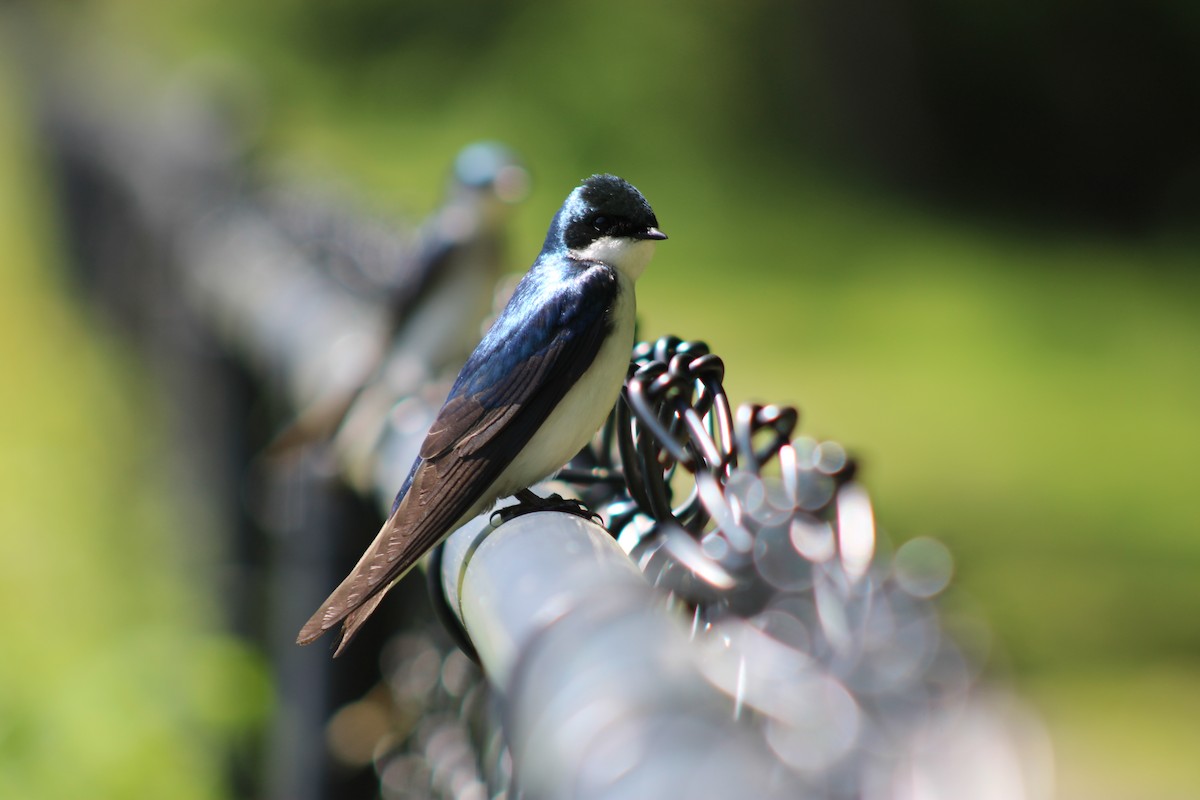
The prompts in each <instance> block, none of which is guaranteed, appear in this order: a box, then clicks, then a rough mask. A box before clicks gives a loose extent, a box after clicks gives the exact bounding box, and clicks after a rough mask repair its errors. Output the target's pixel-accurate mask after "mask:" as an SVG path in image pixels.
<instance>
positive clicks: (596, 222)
mask: <svg viewBox="0 0 1200 800" xmlns="http://www.w3.org/2000/svg"><path fill="white" fill-rule="evenodd" d="M592 227H593V228H595V229H596V230H598V231H602V230H604V229H605V228H607V227H608V217H596V218H595V219H593V220H592Z"/></svg>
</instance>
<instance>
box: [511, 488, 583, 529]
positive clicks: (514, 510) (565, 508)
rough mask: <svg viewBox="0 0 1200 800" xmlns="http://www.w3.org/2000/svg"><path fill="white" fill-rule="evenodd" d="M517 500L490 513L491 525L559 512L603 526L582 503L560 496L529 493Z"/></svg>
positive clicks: (519, 496)
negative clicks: (534, 514) (544, 512)
mask: <svg viewBox="0 0 1200 800" xmlns="http://www.w3.org/2000/svg"><path fill="white" fill-rule="evenodd" d="M517 499H518V500H519V502H518V503H517V504H516V505H512V506H505V507H504V508H500V509H497V510H496V511H495V512H493V513H492V518H491V519H492V524H493V525H500V524H503V523H505V522H509V521H511V520H514V519H516V518H517V517H520V516H523V515H525V514H532V513H533V512H535V511H561V512H563V513H564V514H574V515H575V516H577V517H583V518H584V519H587V520H591V521H592V522H595V523H596V524H597V525H601V526H603V525H604V520H603V518H601V516H600V515H599V514H597V513H596V512H595V511H592V510H591V509H590V508H588V507H587V506H586V505H584V504H583V502H582V501H580V500H575V499H572V498H566V497H563V496H562V495H560V494H552V495H550V496H549V497H538V496H537V495H535V494H533V493H531V492H530V493H525V494H521V495H518V497H517ZM497 518H499V522H497V521H496V520H497Z"/></svg>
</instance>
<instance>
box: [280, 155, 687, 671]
mask: <svg viewBox="0 0 1200 800" xmlns="http://www.w3.org/2000/svg"><path fill="white" fill-rule="evenodd" d="M666 238H667V237H666V234H664V233H663V232H662V231H660V230H659V229H658V220H657V218H656V217H655V216H654V211H653V210H652V209H651V208H650V204H649V203H647V202H646V198H644V197H642V194H641V192H639V191H638V190H637V189H635V188H634V187H633V186H632V185H630V184H629V183H627V182H626V181H624V180H622V179H621V178H618V177H615V176H613V175H593V176H592V177H590V178H588V179H587V180H586V181H584V182H583V184H582V185H581V186H579V187H577V188H576V189H575V190H574V191H572V192H571V194H570V195H568V196H567V199H566V201H565V202H564V203H563V205H562V208H561V209H559V211H558V213H557V214H556V215H555V216H554V219H553V221H552V222H551V223H550V230H549V232H548V233H547V234H546V242H545V244H544V245H543V246H542V252H541V253H540V254H539V255H538V257H537V260H536V261H534V262H533V267H532V268H530V270H529V272H528V273H527V274H526V275H525V277H524V278H522V279H521V282H520V283H519V284H517V288H516V290H515V291H514V292H513V296H512V299H510V300H509V302H508V305H507V306H505V308H504V310H503V311H502V312H501V313H500V316H499V317H498V318H497V319H496V322H495V323H494V324H493V325H492V327H491V329H490V330H489V331H488V332H487V334H486V335H485V336H484V337H483V341H481V342H480V343H479V345H478V346H477V347H476V348H475V350H474V352H473V353H472V354H471V356H470V358H469V359H468V360H467V363H466V365H465V366H463V368H462V371H461V372H460V373H459V375H458V379H457V380H455V382H454V386H453V388H452V389H451V390H450V396H449V397H448V398H447V400H446V403H445V405H443V406H442V409H441V411H439V412H438V415H437V418H436V419H435V420H434V422H433V425H432V426H431V427H430V430H429V433H428V435H427V436H426V437H425V441H424V444H423V445H422V446H421V450H420V454H419V456H418V457H417V459H416V461H415V462H414V463H413V465H412V469H411V471H410V472H409V474H408V478H407V479H406V480H405V481H404V485H403V486H402V487H401V488H400V492H399V493H398V494H397V495H396V500H395V502H394V503H393V504H392V513H391V516H390V517H389V518H388V520H387V522H385V523H384V524H383V528H382V529H381V530H380V531H379V535H378V536H376V537H375V541H374V542H372V543H371V546H370V547H369V548H367V551H366V553H364V554H363V557H362V558H361V559H360V560H359V562H358V564H357V565H356V566H355V567H354V569H353V570H352V571H351V573H350V574H349V575H348V576H347V577H346V579H345V580H344V581H342V583H341V585H340V586H338V588H337V589H335V590H334V592H333V594H331V595H330V596H329V598H328V599H327V600H326V601H325V603H324V604H323V605H322V606H321V608H320V609H319V610H318V611H317V613H316V614H314V615H313V616H312V618H311V619H309V621H308V622H307V623H305V625H304V627H303V628H302V629H301V630H300V635H299V637H298V638H297V641H298V642H299V643H300V644H309V643H310V642H312V641H314V640H316V639H317V638H319V637H320V636H321V635H323V634H324V633H325V632H326V631H327V630H329V629H330V628H332V627H333V626H335V625H337V624H338V623H339V622H341V623H342V633H341V638H340V640H339V643H338V647H337V652H336V653H335V655H336V654H340V653H341V652H342V650H343V649H344V648H345V646H346V645H347V644H348V643H349V641H350V639H351V638H353V636H354V634H355V633H356V632H357V631H358V629H359V628H360V627H361V626H362V624H363V623H364V622H365V621H366V619H367V618H368V617H369V616H370V615H371V612H373V611H374V610H375V608H376V606H378V605H379V602H380V601H381V600H382V599H383V596H384V594H386V593H387V591H388V589H390V588H391V587H392V586H394V585H395V583H396V582H397V581H398V580H400V578H402V577H403V576H404V575H405V573H407V572H408V571H409V570H410V569H412V567H413V566H414V565H415V564H416V563H417V561H418V560H419V559H420V558H421V556H423V555H424V554H425V553H426V552H428V551H429V550H430V549H432V548H433V547H434V546H435V545H437V544H438V542H440V541H441V540H442V539H444V538H445V537H446V536H448V535H449V534H450V533H451V532H452V531H454V530H455V529H456V528H458V527H459V526H461V525H463V524H465V523H466V522H468V521H469V520H471V519H472V518H474V517H475V516H476V515H478V514H480V513H482V512H483V511H485V510H486V509H488V508H490V507H491V506H492V505H493V504H494V503H495V502H496V501H497V500H499V499H500V498H503V497H508V496H510V495H518V496H519V497H520V498H521V499H522V500H529V499H530V498H531V497H532V495H530V493H529V492H528V487H530V486H531V485H533V484H535V483H537V482H538V481H540V480H542V479H543V478H545V477H547V476H549V475H551V474H553V473H554V472H555V471H556V470H558V469H559V468H561V467H562V466H563V465H564V464H565V463H566V462H567V461H568V460H570V459H571V458H572V457H573V456H574V455H575V454H576V453H578V452H579V451H580V450H581V449H582V448H583V446H584V445H586V444H587V443H588V441H589V440H590V439H591V437H592V436H593V435H594V434H595V432H596V431H597V430H598V429H599V428H600V426H601V425H602V424H603V423H604V420H605V418H606V417H607V416H608V413H609V411H610V410H611V409H612V407H613V405H614V404H615V403H616V400H617V395H618V394H619V392H620V390H621V385H622V384H623V382H624V380H625V375H626V372H627V370H628V367H629V358H630V353H631V350H632V348H633V330H634V313H635V302H634V292H633V287H634V282H635V281H636V280H637V278H638V276H640V275H641V274H642V271H643V270H644V269H645V267H646V264H647V263H648V262H649V261H650V257H651V255H652V254H653V252H654V244H655V242H656V241H657V240H660V239H666Z"/></svg>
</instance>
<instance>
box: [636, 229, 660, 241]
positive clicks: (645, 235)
mask: <svg viewBox="0 0 1200 800" xmlns="http://www.w3.org/2000/svg"><path fill="white" fill-rule="evenodd" d="M638 238H639V239H655V240H662V239H665V238H667V235H666V234H665V233H663V232H662V231H660V230H659V229H658V228H646V230H644V231H642V232H641V233H640V234H639V235H638Z"/></svg>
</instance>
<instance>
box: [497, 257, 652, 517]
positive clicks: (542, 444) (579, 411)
mask: <svg viewBox="0 0 1200 800" xmlns="http://www.w3.org/2000/svg"><path fill="white" fill-rule="evenodd" d="M617 285H618V290H617V298H616V305H615V307H614V308H613V331H612V333H610V334H609V335H608V337H607V338H606V339H605V340H604V343H603V344H602V345H601V346H600V352H598V353H597V354H596V359H595V361H593V362H592V366H591V367H590V368H589V369H588V370H587V371H586V372H585V373H584V374H583V376H582V377H581V378H580V379H579V380H578V381H577V382H576V383H575V385H574V386H572V387H571V388H570V390H569V391H568V392H567V394H566V396H565V397H564V398H563V399H562V401H560V402H559V404H558V405H557V406H556V407H555V408H554V410H553V411H551V412H550V416H549V417H548V418H547V419H546V421H545V422H544V423H543V424H542V426H541V427H540V428H538V430H537V432H536V433H535V434H534V435H533V437H532V438H530V440H529V442H528V443H527V444H526V445H525V447H524V448H522V450H521V452H520V453H519V454H518V455H517V457H516V458H515V459H513V461H512V463H511V464H510V465H509V466H508V468H507V469H505V470H504V472H503V473H502V474H501V475H500V477H499V478H498V479H497V480H496V483H495V484H494V485H493V487H492V491H490V492H488V495H489V497H490V498H491V499H496V498H500V497H507V496H508V495H510V494H512V493H513V492H516V491H518V490H520V489H524V488H526V487H527V486H530V485H531V484H534V483H537V482H538V481H539V480H541V479H542V478H545V477H546V476H547V475H550V474H551V473H552V472H554V471H555V470H557V469H558V468H559V467H561V466H562V465H563V464H565V463H567V461H569V460H570V459H571V458H572V457H573V456H574V455H575V454H576V453H578V452H579V451H580V450H581V449H582V448H583V446H584V445H585V444H587V443H588V442H589V441H590V440H591V438H592V436H593V435H594V434H595V433H596V431H597V430H599V428H600V426H601V425H603V424H604V420H605V419H606V418H607V417H608V412H609V411H611V410H612V407H613V405H614V404H615V403H616V402H617V395H618V394H619V393H620V391H621V385H622V384H623V383H624V382H625V374H626V371H627V370H628V369H629V355H630V351H631V350H632V349H633V325H634V318H635V316H636V301H635V299H634V295H633V280H631V279H630V278H628V277H627V276H626V275H625V274H624V272H622V271H619V270H618V272H617Z"/></svg>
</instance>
